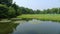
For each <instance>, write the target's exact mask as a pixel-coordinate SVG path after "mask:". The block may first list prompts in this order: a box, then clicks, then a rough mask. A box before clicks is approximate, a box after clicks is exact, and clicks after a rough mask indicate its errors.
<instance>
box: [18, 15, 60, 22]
mask: <svg viewBox="0 0 60 34" xmlns="http://www.w3.org/2000/svg"><path fill="white" fill-rule="evenodd" d="M17 18H26V19H39V20H50V21H60V14H23V15H20V16H18V17H17Z"/></svg>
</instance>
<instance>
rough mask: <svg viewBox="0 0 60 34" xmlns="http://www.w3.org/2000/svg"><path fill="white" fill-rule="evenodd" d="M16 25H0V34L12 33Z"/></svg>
mask: <svg viewBox="0 0 60 34" xmlns="http://www.w3.org/2000/svg"><path fill="white" fill-rule="evenodd" d="M17 25H18V24H16V23H0V34H10V33H12V32H13V31H14V29H15V28H16V27H17Z"/></svg>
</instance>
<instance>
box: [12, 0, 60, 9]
mask: <svg viewBox="0 0 60 34" xmlns="http://www.w3.org/2000/svg"><path fill="white" fill-rule="evenodd" d="M13 2H16V4H17V5H19V6H23V7H27V8H31V9H34V10H36V9H48V8H55V7H60V0H13Z"/></svg>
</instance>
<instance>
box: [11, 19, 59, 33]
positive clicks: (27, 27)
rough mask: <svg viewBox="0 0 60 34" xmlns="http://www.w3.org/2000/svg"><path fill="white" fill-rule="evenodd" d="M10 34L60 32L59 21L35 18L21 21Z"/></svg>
mask: <svg viewBox="0 0 60 34" xmlns="http://www.w3.org/2000/svg"><path fill="white" fill-rule="evenodd" d="M12 34H60V23H59V22H52V21H40V20H35V19H33V20H29V21H23V22H20V24H19V25H18V26H17V28H16V30H15V31H14V32H13V33H12Z"/></svg>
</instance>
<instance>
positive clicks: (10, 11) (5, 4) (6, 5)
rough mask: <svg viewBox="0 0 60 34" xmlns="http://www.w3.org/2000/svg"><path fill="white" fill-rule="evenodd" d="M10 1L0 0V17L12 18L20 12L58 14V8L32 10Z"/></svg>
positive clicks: (59, 12)
mask: <svg viewBox="0 0 60 34" xmlns="http://www.w3.org/2000/svg"><path fill="white" fill-rule="evenodd" d="M12 2H13V0H0V18H14V17H17V16H19V15H21V14H60V8H52V9H46V10H45V9H44V10H38V9H37V10H33V9H29V8H24V7H19V6H18V5H17V4H16V3H12Z"/></svg>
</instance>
